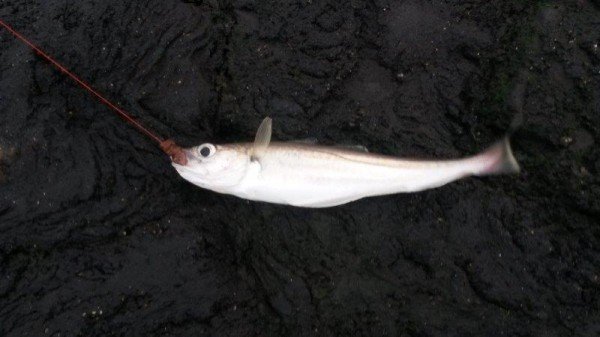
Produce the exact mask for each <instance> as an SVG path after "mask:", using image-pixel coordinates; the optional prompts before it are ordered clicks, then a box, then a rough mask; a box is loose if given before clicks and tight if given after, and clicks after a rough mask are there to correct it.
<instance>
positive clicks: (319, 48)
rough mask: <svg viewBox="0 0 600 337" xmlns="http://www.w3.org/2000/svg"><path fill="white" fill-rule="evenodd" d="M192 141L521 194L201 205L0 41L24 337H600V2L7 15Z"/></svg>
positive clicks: (7, 40) (256, 4)
mask: <svg viewBox="0 0 600 337" xmlns="http://www.w3.org/2000/svg"><path fill="white" fill-rule="evenodd" d="M0 17H1V18H2V19H3V20H6V21H7V22H9V23H11V24H13V25H14V26H15V27H17V28H18V29H20V30H21V31H22V32H24V33H25V34H26V35H28V36H29V37H30V38H32V39H33V40H35V41H37V42H38V43H40V44H41V45H42V46H44V47H45V48H46V49H47V50H48V51H49V52H50V53H51V54H53V55H55V56H56V57H57V58H58V59H60V60H62V61H63V62H64V63H65V64H67V65H68V66H69V67H70V68H71V69H72V70H74V71H75V72H77V73H79V74H81V75H83V76H84V77H85V78H86V79H88V80H89V81H90V82H92V83H94V85H95V86H96V87H97V88H98V89H100V90H101V91H102V92H104V93H106V94H107V95H108V96H109V97H111V98H112V99H114V100H116V101H118V102H119V103H120V104H121V105H122V106H123V107H125V108H126V109H127V110H130V111H133V112H134V113H135V115H136V116H137V117H138V118H139V119H140V120H141V121H143V122H144V123H146V124H148V125H149V126H151V127H152V128H154V129H156V130H158V131H159V132H160V133H161V134H163V135H168V136H173V137H174V138H175V139H177V140H178V141H179V142H181V143H182V144H184V145H195V144H198V143H201V142H204V141H208V140H209V141H213V142H228V141H240V140H248V139H252V137H253V134H254V131H255V129H256V127H257V125H258V124H259V122H260V120H261V119H262V118H263V117H264V116H266V115H269V116H272V117H273V118H274V121H275V130H274V136H275V137H276V138H278V139H281V140H290V139H299V138H306V137H316V138H319V139H320V140H322V141H323V142H324V143H329V144H331V143H357V144H364V145H366V146H367V147H369V148H370V149H371V151H374V152H381V153H389V154H397V155H406V156H421V157H426V156H430V157H453V156H459V155H461V154H465V153H474V152H476V151H478V150H480V149H482V148H484V147H485V146H487V145H488V144H490V143H491V142H492V141H493V140H495V139H496V138H497V137H499V136H500V135H501V134H502V133H503V132H504V130H506V129H507V128H508V125H509V123H510V120H511V119H512V117H513V116H514V115H515V114H518V113H522V114H523V120H524V123H523V126H522V128H521V129H520V130H519V131H518V132H517V133H516V134H515V135H514V149H515V153H516V156H517V158H518V160H519V161H520V162H521V164H522V166H523V173H522V174H521V175H520V176H517V177H515V176H512V177H495V178H485V179H479V178H471V179H467V180H463V181H460V182H457V183H453V184H450V185H447V186H445V187H443V188H439V189H436V190H432V191H427V192H423V193H417V194H406V195H395V196H389V197H379V198H371V199H366V200H362V201H358V202H354V203H351V204H348V205H345V206H342V207H337V208H331V209H322V210H309V209H297V208H290V207H282V206H276V205H268V204H262V203H255V202H247V201H244V200H240V199H236V198H234V197H229V196H223V195H218V194H215V193H211V192H208V191H204V190H201V189H198V188H196V187H194V186H192V185H190V184H188V183H186V182H185V181H183V180H182V179H180V178H179V177H178V176H177V175H176V173H175V171H174V170H173V169H172V168H171V167H170V165H169V162H168V160H167V159H166V158H165V157H164V155H162V154H161V153H160V151H159V150H158V148H157V147H156V146H155V145H154V144H152V143H151V142H150V141H148V140H147V139H146V138H144V136H142V135H140V134H139V133H137V132H136V131H135V130H134V129H132V128H131V127H130V126H128V125H126V124H125V123H123V122H122V120H120V119H119V118H118V117H116V116H114V114H112V113H111V112H110V111H108V110H107V109H106V108H105V107H103V106H101V105H100V104H98V102H96V101H95V100H94V99H92V98H90V97H89V95H87V94H86V93H85V92H82V90H81V89H79V88H78V87H76V86H75V85H74V84H73V83H72V82H71V81H69V80H68V79H65V77H64V76H62V75H61V74H60V73H58V72H57V71H55V70H54V69H52V68H50V67H49V66H48V65H47V63H46V62H44V61H42V60H40V59H39V58H38V57H36V56H35V55H34V54H33V53H32V52H31V51H30V50H28V49H27V48H25V47H24V46H23V45H22V44H21V43H19V42H16V41H15V40H14V39H13V38H12V37H11V36H9V35H8V34H6V32H4V31H3V32H0V46H1V48H0V336H313V335H314V336H383V335H389V336H598V335H599V334H600V252H599V250H600V249H599V247H600V224H599V221H598V218H600V180H599V174H600V150H599V148H598V146H597V143H596V142H598V141H600V138H599V137H600V47H598V44H599V43H600V3H599V2H598V1H592V0H579V1H519V0H509V1H487V0H485V1H484V0H482V1H417V0H407V1H389V2H388V1H251V0H248V1H238V2H228V1H216V0H214V1H158V0H150V1H112V0H111V1H91V0H83V1H67V0H62V1H61V0H53V1H41V0H38V1H16V0H14V1H13V0H10V1H7V0H4V1H0Z"/></svg>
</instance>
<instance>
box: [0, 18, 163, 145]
mask: <svg viewBox="0 0 600 337" xmlns="http://www.w3.org/2000/svg"><path fill="white" fill-rule="evenodd" d="M0 26H3V27H4V28H6V30H8V31H9V32H10V33H11V34H12V35H13V36H14V37H16V38H17V39H19V40H21V41H22V42H23V43H25V44H26V45H28V46H29V47H30V48H31V49H33V50H34V51H35V52H36V53H38V54H39V55H40V56H41V57H42V58H44V59H45V60H46V61H48V62H50V63H51V64H52V65H53V66H55V67H56V68H57V69H58V70H60V71H61V72H63V73H64V74H65V75H67V76H69V77H70V78H71V79H72V80H73V81H75V82H76V83H77V84H79V86H81V87H82V88H84V89H85V90H87V91H88V92H89V93H91V94H92V95H94V96H96V98H98V99H99V100H100V102H102V103H104V104H105V105H107V106H108V107H109V108H111V109H112V110H113V111H114V112H116V113H117V114H119V115H120V116H121V117H122V118H123V119H125V120H126V121H128V122H129V123H131V124H132V125H133V126H135V127H136V128H137V129H138V130H139V131H141V132H142V133H144V134H146V135H147V136H148V137H150V138H152V139H153V140H154V141H156V142H157V143H159V144H161V143H163V142H164V139H163V138H161V137H160V136H157V135H156V134H155V133H154V132H152V131H150V130H148V129H147V128H146V127H144V126H143V125H142V124H140V123H139V122H138V121H136V120H135V119H134V118H133V117H131V115H130V114H129V113H127V112H126V111H125V110H123V109H122V108H120V107H118V106H117V105H116V104H114V103H112V102H111V101H109V100H108V99H107V98H105V97H104V96H102V95H101V94H100V93H99V92H98V91H96V90H95V89H94V88H92V87H91V86H90V85H89V84H87V83H86V82H84V81H83V80H81V79H80V78H79V77H77V76H76V75H75V74H73V73H72V72H70V71H69V70H68V69H67V68H65V66H63V65H62V64H60V63H59V62H58V61H56V60H55V59H54V58H52V57H51V56H49V55H48V54H46V53H45V52H44V51H43V50H41V49H40V48H39V47H37V46H36V45H34V44H33V43H32V42H30V41H29V40H28V39H27V38H25V37H24V36H23V35H21V34H19V32H17V31H16V30H14V29H13V28H12V27H11V26H9V25H8V24H6V23H5V22H4V21H2V20H1V19H0Z"/></svg>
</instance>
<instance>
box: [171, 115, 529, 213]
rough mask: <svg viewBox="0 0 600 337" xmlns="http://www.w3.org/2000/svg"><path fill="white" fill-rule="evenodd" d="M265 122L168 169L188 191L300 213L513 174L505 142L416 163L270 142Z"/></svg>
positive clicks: (191, 154)
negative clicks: (246, 137)
mask: <svg viewBox="0 0 600 337" xmlns="http://www.w3.org/2000/svg"><path fill="white" fill-rule="evenodd" d="M271 127H272V121H271V119H270V118H268V117H267V118H265V119H264V120H263V122H262V124H261V125H260V127H259V129H258V132H257V134H256V138H255V141H254V143H237V144H225V145H213V144H202V145H199V146H196V147H192V148H188V149H184V152H185V154H186V156H187V159H188V160H187V164H186V165H178V164H176V163H173V166H174V167H175V169H176V170H177V172H178V173H179V174H180V175H181V176H182V177H183V178H184V179H185V180H187V181H189V182H191V183H192V184H194V185H197V186H200V187H202V188H206V189H209V190H213V191H215V192H219V193H225V194H232V195H235V196H238V197H240V198H244V199H249V200H257V201H265V202H271V203H276V204H285V205H292V206H299V207H314V208H319V207H331V206H337V205H342V204H345V203H348V202H351V201H354V200H358V199H361V198H365V197H371V196H377V195H385V194H393V193H402V192H417V191H422V190H426V189H430V188H435V187H439V186H442V185H445V184H447V183H449V182H452V181H455V180H457V179H460V178H463V177H467V176H472V175H474V176H485V175H493V174H503V173H517V172H519V165H518V163H517V161H516V160H515V158H514V156H513V154H512V151H511V148H510V144H509V140H508V137H505V138H504V139H503V140H501V141H499V142H497V143H496V144H494V145H492V146H491V147H489V148H488V149H487V150H485V151H483V152H481V153H480V154H477V155H475V156H471V157H466V158H462V159H455V160H431V161H428V160H415V159H400V158H395V157H391V156H384V155H379V154H371V153H368V152H365V151H358V150H356V149H348V148H340V147H327V146H316V145H310V144H302V143H297V142H296V143H295V142H271Z"/></svg>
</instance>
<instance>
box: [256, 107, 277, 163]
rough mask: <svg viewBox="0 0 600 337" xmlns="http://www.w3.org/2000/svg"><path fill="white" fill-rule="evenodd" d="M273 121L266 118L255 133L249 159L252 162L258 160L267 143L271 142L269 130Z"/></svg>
mask: <svg viewBox="0 0 600 337" xmlns="http://www.w3.org/2000/svg"><path fill="white" fill-rule="evenodd" d="M272 125H273V121H272V119H271V118H269V117H266V118H265V119H263V121H262V123H260V126H259V127H258V131H256V137H255V138H254V144H253V145H252V153H251V154H250V158H251V159H252V160H253V161H254V160H258V159H260V156H261V155H262V154H263V153H264V152H265V150H266V149H267V147H268V146H269V143H270V142H271V129H272Z"/></svg>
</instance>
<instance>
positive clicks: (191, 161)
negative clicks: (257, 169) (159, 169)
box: [173, 143, 250, 192]
mask: <svg viewBox="0 0 600 337" xmlns="http://www.w3.org/2000/svg"><path fill="white" fill-rule="evenodd" d="M183 151H184V153H185V155H186V157H187V163H186V164H185V165H179V164H176V163H173V167H175V169H176V170H177V172H178V173H179V175H180V176H181V177H182V178H183V179H185V180H187V181H189V182H191V183H192V184H194V185H197V186H200V187H202V188H206V189H210V190H214V191H219V192H226V191H227V190H228V189H230V188H233V187H235V186H236V185H237V184H238V183H239V182H240V181H241V180H242V179H243V178H244V176H245V175H246V171H247V170H248V165H249V163H250V156H249V155H248V153H247V150H245V149H244V148H242V147H237V146H231V145H213V144H210V143H206V144H202V145H199V146H195V147H191V148H187V149H184V150H183Z"/></svg>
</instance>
